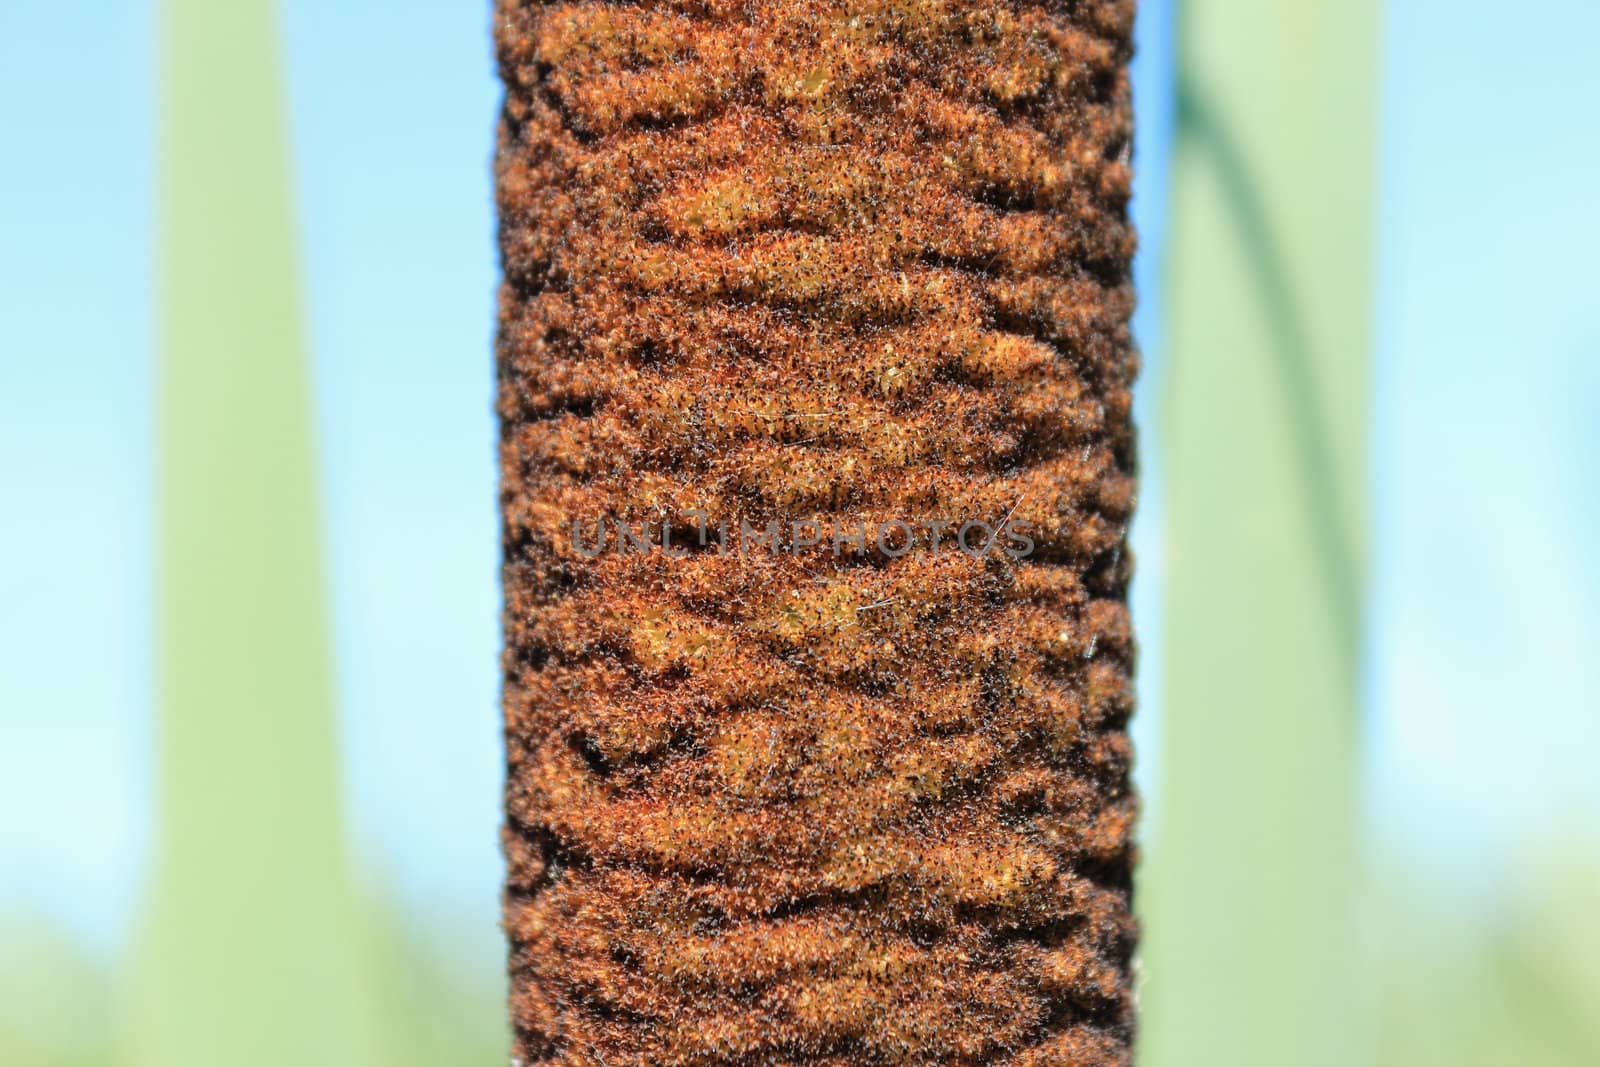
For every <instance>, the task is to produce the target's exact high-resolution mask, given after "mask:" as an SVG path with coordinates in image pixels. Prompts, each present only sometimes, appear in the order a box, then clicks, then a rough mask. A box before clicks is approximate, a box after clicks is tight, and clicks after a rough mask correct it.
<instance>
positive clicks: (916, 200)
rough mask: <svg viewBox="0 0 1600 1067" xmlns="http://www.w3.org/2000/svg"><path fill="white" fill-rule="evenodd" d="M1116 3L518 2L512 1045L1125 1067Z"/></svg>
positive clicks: (509, 620) (507, 383) (511, 359)
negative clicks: (929, 528) (883, 543)
mask: <svg viewBox="0 0 1600 1067" xmlns="http://www.w3.org/2000/svg"><path fill="white" fill-rule="evenodd" d="M1131 19H1132V5H1131V3H1127V2H1110V0H1107V2H1092V0H1083V2H1076V3H1074V2H1067V0H1058V2H1056V3H1047V4H1042V5H1026V4H1019V5H1011V4H997V3H978V4H974V3H940V2H878V3H873V2H870V0H863V2H856V3H854V4H850V3H791V2H778V3H763V2H751V3H740V4H732V3H706V4H701V3H654V4H645V5H623V4H602V3H578V4H540V3H529V2H516V0H502V2H501V3H500V4H499V7H498V10H497V23H496V29H497V36H498V43H499V55H500V62H501V67H502V73H503V76H504V79H505V84H506V91H507V95H506V104H505V114H504V122H503V128H502V134H501V147H500V155H499V161H498V178H499V204H500V211H501V219H502V226H501V242H502V250H503V255H504V267H505V287H504V291H503V298H502V309H501V333H500V349H499V352H500V356H499V367H500V401H499V403H500V414H501V417H502V463H503V474H502V477H503V506H504V518H505V571H504V576H505V591H506V623H505V625H506V654H505V656H506V658H505V673H506V687H505V717H506V737H507V744H508V785H507V795H506V806H507V830H506V849H507V854H508V859H509V876H508V889H507V897H506V914H505V921H506V926H507V930H508V932H509V935H510V940H511V975H512V1012H513V1018H514V1025H515V1033H516V1044H517V1049H516V1055H517V1057H518V1058H519V1059H521V1060H522V1061H523V1062H524V1063H561V1064H604V1065H605V1067H624V1065H630V1064H638V1065H650V1067H672V1065H679V1064H683V1065H687V1064H708V1065H709V1064H729V1065H733V1064H745V1065H754V1064H762V1065H768V1064H770V1065H780V1064H793V1065H800V1064H815V1065H821V1064H829V1065H839V1067H844V1065H863V1064H973V1065H975V1064H1003V1065H1008V1067H1045V1065H1074V1067H1100V1065H1113V1064H1126V1063H1127V1062H1128V1059H1129V1054H1128V1049H1129V1044H1130V1040H1131V1031H1132V1018H1131V1005H1130V976H1129V960H1130V955H1131V952H1132V949H1133V942H1134V936H1135V935H1134V928H1133V923H1132V919H1131V916H1130V910H1129V888H1130V887H1129V882H1130V867H1131V863H1132V858H1133V857H1132V846H1131V843H1130V828H1131V824H1132V821H1133V816H1134V802H1133V798H1132V796H1131V794H1130V791H1129V788H1128V778H1127V776H1128V767H1129V759H1130V753H1129V749H1128V742H1127V737H1126V734H1125V725H1126V721H1127V717H1128V715H1129V712H1130V710H1131V699H1130V697H1131V694H1130V688H1129V680H1128V678H1129V668H1130V661H1131V656H1132V650H1131V637H1130V633H1129V625H1128V619H1127V612H1126V608H1125V591H1126V584H1127V579H1128V571H1129V564H1128V561H1127V557H1126V555H1125V552H1124V547H1123V545H1124V532H1125V526H1126V522H1127V519H1128V515H1129V511H1130V508H1131V506H1132V501H1133V481H1132V464H1133V455H1132V453H1133V442H1132V431H1131V427H1130V421H1129V407H1130V396H1129V385H1130V380H1131V378H1132V375H1133V373H1134V369H1135V358H1134V355H1133V353H1132V350H1131V347H1130V344H1129V340H1128V332H1127V318H1128V314H1129V311H1130V306H1131V295H1130V292H1129V289H1128V282H1127V279H1128V263H1129V257H1130V255H1131V250H1132V237H1131V234H1130V232H1129V229H1128V226H1127V223H1126V211H1125V208H1126V201H1127V196H1128V185H1129V173H1128V167H1127V162H1126V161H1127V155H1128V144H1129V125H1130V116H1129V103H1128V82H1127V73H1126V61H1127V58H1128V51H1129V43H1128V42H1129V31H1130V23H1131ZM695 511H700V512H703V513H704V514H705V515H707V516H709V522H710V524H711V525H713V526H715V525H716V524H717V523H718V522H726V523H727V524H729V525H730V526H731V527H733V528H734V529H737V528H738V526H739V523H740V522H741V521H744V522H748V523H750V524H751V525H752V526H757V527H759V526H762V525H764V524H765V523H766V522H768V521H770V520H778V521H781V522H783V523H785V524H790V523H793V522H794V521H796V520H800V519H807V518H818V517H820V518H822V519H824V520H826V521H827V522H829V523H830V524H834V525H843V526H852V525H853V524H854V523H856V522H858V521H865V522H867V523H879V522H886V521H889V520H905V521H908V522H912V523H917V522H923V521H927V520H941V521H949V522H951V523H953V524H959V523H961V522H964V521H967V520H981V521H985V522H988V523H990V524H998V523H1000V522H1001V521H1003V520H1005V519H1006V518H1007V517H1010V519H1011V520H1012V522H1013V523H1015V524H1018V525H1019V526H1022V527H1025V528H1026V529H1028V530H1030V531H1031V534H1032V536H1033V538H1034V539H1035V541H1036V542H1037V548H1036V550H1035V551H1034V553H1033V554H1032V555H1031V556H1029V557H1028V558H1026V559H1022V560H1013V559H1011V558H1010V557H1008V556H1006V555H1004V554H1002V553H998V552H996V553H991V554H990V555H988V556H986V557H984V558H981V559H979V558H973V557H971V556H968V555H966V554H963V553H961V552H958V551H953V550H952V549H951V547H950V543H949V540H948V538H949V536H950V535H946V541H945V545H944V547H943V550H942V551H935V549H934V547H933V546H932V545H931V544H929V543H928V540H929V538H928V537H927V536H926V535H924V536H923V538H922V542H921V543H919V545H918V546H917V547H916V548H915V550H913V551H912V552H910V553H909V554H907V555H905V556H903V557H901V558H889V557H888V556H887V555H886V554H885V553H883V552H881V551H878V550H877V549H876V548H874V547H873V546H872V545H871V542H870V540H869V543H868V546H867V548H866V550H865V551H859V552H856V551H850V550H846V551H845V552H844V553H843V554H842V555H841V556H838V557H836V556H835V553H834V550H833V546H832V545H831V544H824V545H822V546H818V547H817V548H815V549H811V550H808V551H804V552H800V553H795V554H788V553H782V552H766V551H757V552H754V553H751V554H748V555H745V556H740V555H738V554H728V555H721V554H719V553H718V552H717V551H716V550H715V548H714V547H710V548H700V547H698V545H697V544H696V537H695V532H694V531H695V526H696V517H695V516H694V515H693V514H692V513H693V512H695ZM602 516H604V517H607V518H610V519H621V520H627V521H630V522H633V523H636V524H637V523H640V522H646V521H647V522H650V523H653V524H656V526H655V528H656V529H658V530H659V529H660V527H662V526H665V527H667V528H669V529H670V530H671V531H673V539H674V542H675V543H677V544H688V545H689V546H691V547H692V548H693V549H694V550H693V551H692V552H690V553H689V554H687V555H684V556H670V555H668V554H666V553H663V552H661V551H659V550H658V551H656V552H653V553H651V554H648V555H645V554H640V553H637V552H634V553H624V552H619V551H615V550H612V551H608V552H605V553H603V554H601V555H599V556H597V557H595V558H586V557H585V555H584V554H583V553H582V552H579V551H577V549H576V547H575V545H574V538H573V533H572V523H573V521H574V520H575V519H576V520H581V522H582V523H583V524H584V529H585V530H586V531H588V532H587V533H586V534H585V536H584V542H585V543H586V544H588V543H591V542H592V541H593V524H594V522H595V521H596V520H597V519H599V518H600V517H602ZM658 536H659V535H658Z"/></svg>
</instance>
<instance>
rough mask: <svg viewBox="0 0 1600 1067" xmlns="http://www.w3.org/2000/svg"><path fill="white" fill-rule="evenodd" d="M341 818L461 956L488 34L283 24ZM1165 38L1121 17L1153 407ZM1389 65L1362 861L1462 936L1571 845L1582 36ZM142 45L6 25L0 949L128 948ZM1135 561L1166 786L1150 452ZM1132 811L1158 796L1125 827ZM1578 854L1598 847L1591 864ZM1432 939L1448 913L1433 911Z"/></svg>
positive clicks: (1404, 31)
mask: <svg viewBox="0 0 1600 1067" xmlns="http://www.w3.org/2000/svg"><path fill="white" fill-rule="evenodd" d="M282 6H283V11H284V35H285V42H286V54H287V59H288V66H287V70H288V76H289V81H290V96H291V101H290V102H291V105H292V121H293V125H294V131H295V149H296V155H297V158H296V164H297V173H298V176H299V189H298V196H299V204H300V217H301V243H302V249H303V262H304V264H305V273H306V278H307V279H308V286H307V289H308V291H307V299H308V304H309V312H310V321H311V324H312V336H311V338H310V343H311V346H312V351H313V354H314V357H315V363H316V372H317V374H316V384H317V390H318V392H317V404H318V410H319V416H320V420H319V421H320V432H321V447H322V454H323V460H324V463H323V485H324V494H323V495H324V500H325V518H326V525H327V529H328V531H329V532H328V553H329V558H330V561H331V564H332V575H333V590H332V597H333V604H332V608H333V611H334V617H335V620H336V633H337V640H338V657H339V691H340V697H341V700H342V706H343V715H344V733H343V737H344V745H345V752H346V760H345V765H346V789H347V794H348V797H349V807H350V812H351V819H352V824H353V827H354V831H355V836H356V840H357V844H358V848H359V850H360V853H361V854H362V856H363V857H364V858H365V859H366V861H367V863H368V870H369V871H370V872H371V874H372V876H373V877H374V879H376V880H379V881H381V882H382V883H383V884H385V885H388V886H392V887H393V888H394V890H395V892H396V893H397V894H398V895H399V896H400V898H401V899H402V900H403V901H404V902H406V903H407V904H409V905H410V906H411V907H412V908H413V909H415V910H416V911H418V912H419V913H420V912H422V911H423V910H424V909H426V911H427V913H428V914H429V915H430V916H431V917H432V918H434V919H435V920H436V921H440V922H443V923H445V924H446V925H449V926H452V927H454V928H458V929H463V930H469V931H471V933H470V934H469V935H468V941H469V943H471V944H475V945H479V946H488V947H487V948H486V950H492V942H493V938H494V937H495V932H494V929H493V925H492V924H493V921H494V916H495V911H496V907H497V903H496V896H497V892H498V888H497V883H498V878H499V859H498V853H497V845H496V827H497V824H498V807H499V796H498V779H499V773H500V771H499V751H498V744H499V740H498V730H499V726H498V711H497V707H496V695H497V684H498V660H497V642H498V636H497V627H498V622H497V613H498V595H497V592H496V556H497V552H498V538H497V531H496V517H495V490H494V476H495V472H494V462H493V448H494V428H493V423H492V418H491V407H490V401H491V390H492V356H491V350H490V337H491V331H492V325H493V308H494V287H495V260H494V229H493V215H492V204H491V201H490V191H489V166H488V164H489V154H490V151H491V147H492V129H493V122H494V116H495V109H496V101H497V96H498V94H497V90H496V88H495V84H494V80H493V69H492V63H491V54H490V49H489V44H488V40H487V26H488V18H489V16H488V5H487V3H483V4H472V3H463V4H443V3H439V2H438V0H387V2H385V3H381V4H380V3H378V2H376V0H343V2H337V3H330V2H327V0H283V5H282ZM1171 6H1172V3H1171V0H1147V2H1146V3H1145V5H1144V8H1143V10H1144V15H1143V24H1142V28H1141V35H1142V48H1143V52H1142V58H1141V61H1140V69H1139V92H1140V101H1139V102H1140V106H1141V121H1142V124H1143V125H1142V127H1141V143H1140V162H1141V173H1140V182H1141V186H1140V196H1139V199H1138V201H1137V205H1136V210H1137V214H1138V215H1139V221H1140V224H1141V228H1142V231H1143V234H1144V243H1145V249H1146V253H1147V254H1146V257H1145V259H1144V260H1143V261H1142V263H1141V266H1140V271H1141V281H1142V283H1143V286H1144V308H1143V311H1142V312H1141V320H1140V326H1141V336H1142V337H1143V339H1144V342H1145V346H1146V349H1147V367H1148V373H1147V376H1146V378H1145V381H1144V384H1143V389H1144V398H1145V402H1144V405H1143V406H1144V409H1145V411H1146V412H1147V413H1148V412H1149V411H1150V410H1151V405H1150V404H1149V403H1148V400H1149V398H1150V397H1153V396H1154V395H1155V393H1156V392H1157V390H1158V388H1159V379H1160V374H1161V368H1162V365H1163V360H1164V356H1163V353H1162V352H1161V346H1160V336H1159V330H1158V324H1159V306H1160V299H1159V297H1160V293H1159V281H1160V275H1159V269H1158V268H1159V263H1158V253H1159V249H1160V245H1161V238H1162V235H1163V233H1164V225H1163V218H1162V203H1161V197H1162V191H1163V186H1164V184H1165V169H1166V168H1165V158H1166V148H1167V144H1168V141H1169V139H1170V132H1171V107H1170V88H1171V76H1170V65H1171V43H1170V41H1171V38H1170V26H1171ZM1392 8H1393V10H1392V14H1391V16H1390V18H1389V28H1388V39H1387V42H1386V51H1387V64H1386V70H1387V73H1386V86H1385V105H1384V112H1383V116H1382V123H1383V153H1382V164H1381V169H1380V175H1379V177H1380V182H1381V197H1380V199H1381V204H1382V207H1381V215H1380V219H1379V223H1380V226H1381V235H1380V239H1379V263H1378V265H1377V274H1378V279H1379V281H1378V290H1379V294H1378V309H1379V311H1378V317H1377V324H1376V336H1375V366H1376V371H1375V375H1374V383H1373V389H1374V411H1375V420H1374V427H1373V447H1374V461H1373V487H1372V493H1373V502H1374V514H1375V520H1374V522H1375V529H1374V541H1375V575H1374V585H1373V590H1372V597H1371V618H1372V636H1371V639H1370V648H1371V654H1370V656H1369V677H1368V686H1367V692H1368V695H1369V700H1368V709H1367V712H1368V719H1367V721H1368V723H1369V729H1368V739H1369V753H1370V759H1369V767H1370V770H1369V778H1370V788H1369V790H1368V795H1369V797H1370V808H1371V815H1372V819H1371V824H1372V827H1373V831H1374V836H1375V840H1376V845H1377V847H1376V849H1375V855H1382V856H1386V857H1400V858H1401V859H1402V860H1403V861H1404V862H1405V863H1407V864H1408V865H1409V866H1410V867H1412V868H1415V869H1418V870H1420V871H1421V872H1422V873H1424V874H1425V875H1426V874H1428V873H1430V872H1431V873H1432V875H1433V876H1434V878H1435V880H1436V882H1437V886H1438V888H1439V890H1440V892H1450V893H1453V894H1454V896H1452V897H1450V898H1448V899H1451V900H1455V901H1458V902H1459V903H1460V905H1461V906H1463V907H1467V906H1471V903H1472V901H1473V900H1474V899H1477V898H1480V897H1481V896H1483V895H1484V894H1491V895H1492V894H1493V893H1495V892H1497V891H1499V890H1500V889H1502V888H1504V886H1505V884H1506V882H1507V881H1508V880H1511V879H1514V877H1515V875H1514V873H1513V872H1514V871H1515V870H1516V869H1517V868H1516V865H1517V862H1518V861H1519V860H1520V859H1521V858H1522V849H1523V848H1524V847H1525V845H1523V844H1519V843H1518V841H1519V840H1520V839H1522V838H1532V839H1533V840H1534V841H1535V843H1536V844H1539V845H1548V846H1550V847H1554V846H1555V845H1556V844H1558V843H1570V842H1571V841H1572V840H1574V839H1575V838H1577V837H1578V835H1580V834H1581V833H1582V832H1583V831H1584V828H1585V827H1590V828H1592V827H1593V826H1594V825H1595V824H1596V816H1597V815H1600V784H1597V778H1596V775H1595V773H1594V767H1595V766H1597V765H1600V692H1597V683H1596V682H1595V680H1594V676H1595V671H1594V668H1593V664H1594V659H1595V652H1594V649H1595V648H1596V645H1597V643H1600V559H1597V552H1596V546H1600V431H1597V429H1596V417H1595V416H1596V411H1597V410H1600V324H1597V321H1600V320H1597V317H1596V314H1595V307H1596V303H1597V301H1596V295H1595V290H1596V285H1597V281H1600V272H1597V271H1596V269H1595V267H1594V266H1593V263H1592V261H1593V258H1594V256H1595V252H1596V249H1600V211H1597V209H1596V207H1595V198H1594V194H1593V192H1592V187H1593V185H1594V184H1595V181H1596V177H1595V176H1596V173H1597V172H1600V116H1597V115H1596V113H1595V110H1594V107H1593V102H1594V101H1595V100H1597V99H1600V65H1597V64H1595V63H1594V62H1593V61H1592V58H1591V55H1590V53H1591V51H1592V47H1593V42H1594V41H1595V40H1600V8H1597V7H1596V6H1595V5H1594V4H1593V3H1592V0H1550V2H1549V3H1547V4H1545V5H1543V6H1542V7H1541V11H1540V18H1539V20H1538V21H1539V23H1540V25H1541V26H1542V27H1545V28H1551V27H1554V28H1555V32H1551V33H1549V34H1548V35H1547V36H1546V37H1543V38H1541V39H1540V40H1539V41H1538V42H1537V47H1534V44H1535V42H1532V41H1527V42H1520V43H1519V42H1518V41H1516V40H1514V39H1510V38H1508V32H1509V31H1508V29H1507V27H1506V24H1505V22H1504V20H1503V18H1501V17H1500V16H1499V12H1500V11H1501V10H1502V9H1501V7H1500V5H1498V4H1491V3H1490V2H1489V0H1451V2H1446V0H1397V2H1396V3H1394V4H1393V5H1392ZM153 18H154V16H153V9H152V5H151V4H149V3H148V2H126V0H54V2H52V3H49V4H44V3H34V4H27V5H22V4H11V5H6V6H5V7H4V9H3V10H0V131H3V137H0V486H3V487H4V496H3V497H0V738H3V742H0V911H9V910H15V909H17V908H28V909H34V910H40V911H43V912H45V913H46V914H48V915H50V916H53V917H55V918H57V919H59V920H60V921H62V922H64V923H66V924H67V925H68V926H69V927H70V928H72V929H73V930H75V931H77V932H79V933H80V934H81V935H83V936H84V938H85V939H86V940H87V941H88V942H89V943H90V944H92V945H95V946H99V947H101V948H104V949H106V950H108V951H109V950H110V949H113V948H115V947H116V946H117V945H118V944H119V943H120V941H121V939H122V937H123V935H124V930H125V923H126V920H127V918H128V917H129V915H130V914H131V906H132V903H133V901H134V899H135V895H136V893H137V891H138V888H139V884H140V877H141V873H142V869H143V868H142V862H143V854H144V849H145V847H146V845H147V843H148V830H147V827H148V822H149V818H150V814H151V807H150V802H149V785H150V759H149V756H150V744H149V733H148V726H147V723H148V717H149V712H150V689H151V678H150V648H149V640H148V635H147V630H148V620H149V618H150V617H151V605H150V588H149V583H148V580H147V577H146V575H147V571H148V569H149V568H148V563H149V560H150V553H151V548H150V533H149V522H150V509H149V498H150V492H151V482H150V474H151V469H152V458H151V448H150V442H151V432H150V430H151V428H150V419H149V408H150V378H151V366H152V359H151V357H152V352H151V338H152V335H153V324H152V322H151V317H150V311H149V309H150V303H151V295H152V286H151V278H150V268H151V265H152V264H153V262H154V249H153V247H152V244H151V237H152V232H153V219H152V210H151V209H152V207H153V205H154V203H155V196H154V189H153V176H154V170H153V163H154V156H153V147H152V144H153V135H154V118H155V111H154V100H155V83H154V78H155V69H156V68H155V57H154V44H155V40H154V32H153V30H154V24H153ZM1144 422H1145V426H1146V431H1147V435H1146V445H1145V454H1146V457H1147V464H1148V467H1147V477H1146V483H1145V486H1146V488H1145V500H1144V505H1143V506H1144V510H1143V513H1142V515H1141V518H1140V521H1139V525H1138V530H1137V534H1136V541H1137V547H1138V550H1139V553H1140V558H1141V566H1142V572H1141V580H1140V583H1139V585H1138V587H1137V589H1136V593H1135V596H1136V600H1137V607H1138V609H1139V612H1140V620H1139V621H1140V624H1141V627H1142V630H1143V634H1144V637H1143V642H1144V645H1145V650H1146V654H1145V657H1144V661H1145V665H1146V670H1145V676H1144V678H1143V680H1142V684H1143V685H1144V694H1145V695H1144V712H1143V717H1142V720H1141V724H1140V727H1139V729H1140V731H1141V733H1142V735H1143V736H1142V738H1141V740H1142V741H1143V743H1144V745H1143V756H1142V766H1141V774H1143V775H1144V776H1145V779H1146V784H1147V788H1149V787H1150V786H1152V785H1153V784H1154V781H1155V775H1154V774H1153V773H1152V772H1153V769H1154V768H1155V767H1156V766H1157V764H1158V761H1159V743H1158V740H1157V729H1158V725H1159V711H1160V696H1159V685H1158V677H1157V672H1156V671H1155V668H1156V667H1157V666H1158V664H1159V659H1160V644H1159V639H1158V637H1159V627H1160V617H1159V616H1160V603H1159V600H1160V598H1159V595H1158V594H1159V587H1160V574H1161V540H1160V525H1161V515H1162V509H1161V494H1160V488H1161V479H1160V471H1159V464H1157V463H1155V462H1154V461H1155V460H1156V459H1157V458H1158V449H1159V440H1158V438H1159V426H1158V425H1156V424H1155V422H1154V420H1153V418H1151V416H1150V415H1149V414H1146V416H1145V419H1144ZM1155 802H1156V803H1159V797H1156V798H1155ZM1582 841H1583V845H1582V847H1584V848H1586V849H1587V850H1588V854H1589V855H1590V856H1600V849H1597V846H1596V844H1595V841H1596V836H1595V835H1594V833H1593V832H1592V830H1591V831H1590V832H1589V833H1588V835H1587V836H1586V837H1583V838H1582ZM1442 900H1443V898H1442Z"/></svg>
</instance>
